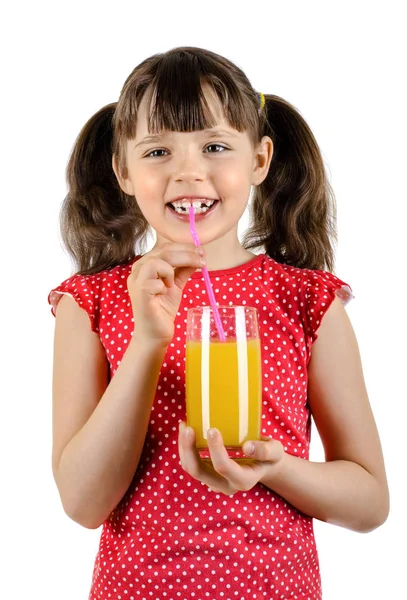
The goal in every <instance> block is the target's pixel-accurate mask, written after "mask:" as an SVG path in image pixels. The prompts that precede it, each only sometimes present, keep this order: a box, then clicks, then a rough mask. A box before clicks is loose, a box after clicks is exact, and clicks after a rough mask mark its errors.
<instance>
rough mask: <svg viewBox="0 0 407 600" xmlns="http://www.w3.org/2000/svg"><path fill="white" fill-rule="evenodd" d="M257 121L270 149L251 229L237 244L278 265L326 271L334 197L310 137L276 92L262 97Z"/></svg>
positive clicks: (331, 264)
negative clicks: (259, 250) (259, 252)
mask: <svg viewBox="0 0 407 600" xmlns="http://www.w3.org/2000/svg"><path fill="white" fill-rule="evenodd" d="M260 121H261V124H260V125H261V135H262V136H264V135H267V136H269V137H270V138H271V139H272V141H273V144H274V153H273V156H272V159H271V164H270V169H269V172H268V175H267V177H266V179H265V180H264V181H263V183H262V184H260V185H259V186H257V187H256V188H255V190H254V194H253V200H252V205H251V211H252V222H251V227H250V228H249V229H248V230H247V231H246V234H245V235H244V238H243V240H242V244H243V245H244V247H245V248H247V249H250V248H258V247H261V246H262V247H263V248H264V249H265V251H266V253H267V254H268V255H269V256H271V257H272V258H274V259H275V260H276V261H278V262H280V263H284V264H287V265H292V266H296V267H300V268H308V269H326V270H328V271H331V272H332V271H333V269H334V250H333V247H332V242H335V243H336V242H337V233H336V201H335V196H334V193H333V190H332V188H331V185H330V183H329V181H328V178H327V175H326V172H325V168H324V163H323V159H322V156H321V152H320V149H319V147H318V144H317V142H316V140H315V138H314V135H313V134H312V132H311V130H310V128H309V126H308V125H307V123H306V122H305V120H304V119H303V117H302V116H301V115H300V113H299V112H298V111H297V110H296V109H295V108H294V107H293V106H292V105H291V104H289V103H288V102H287V101H285V100H283V99H282V98H280V97H279V96H272V95H266V96H265V106H264V107H263V108H262V110H261V114H260Z"/></svg>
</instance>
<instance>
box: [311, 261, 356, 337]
mask: <svg viewBox="0 0 407 600" xmlns="http://www.w3.org/2000/svg"><path fill="white" fill-rule="evenodd" d="M336 297H338V298H340V300H341V301H342V303H343V305H344V306H346V305H347V304H348V303H349V302H350V301H351V300H352V299H353V298H355V296H354V294H353V291H352V288H351V287H350V285H349V284H348V283H345V281H342V279H339V278H338V277H336V275H333V274H332V273H329V272H328V271H319V270H310V271H307V277H306V283H305V311H306V315H305V322H306V329H307V338H308V339H307V341H308V347H309V348H310V347H311V345H312V344H313V343H314V342H315V340H316V339H317V338H318V334H317V329H318V328H319V326H320V324H321V321H322V319H323V317H324V315H325V313H326V312H327V310H328V308H329V307H330V306H331V304H332V302H333V301H334V300H335V298H336Z"/></svg>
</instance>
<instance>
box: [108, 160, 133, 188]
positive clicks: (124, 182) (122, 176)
mask: <svg viewBox="0 0 407 600" xmlns="http://www.w3.org/2000/svg"><path fill="white" fill-rule="evenodd" d="M112 168H113V171H114V174H115V175H116V179H117V181H118V182H119V185H120V187H121V189H122V190H123V192H125V193H126V194H128V195H129V196H134V190H133V184H132V182H131V180H130V179H129V178H128V177H127V174H128V172H127V168H124V170H123V171H121V170H120V168H119V161H118V159H117V156H116V154H113V156H112Z"/></svg>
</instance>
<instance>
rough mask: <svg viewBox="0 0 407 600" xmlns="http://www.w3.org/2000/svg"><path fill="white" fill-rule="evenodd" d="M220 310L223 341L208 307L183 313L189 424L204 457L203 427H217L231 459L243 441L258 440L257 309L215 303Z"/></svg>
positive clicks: (239, 452) (241, 455) (237, 455)
mask: <svg viewBox="0 0 407 600" xmlns="http://www.w3.org/2000/svg"><path fill="white" fill-rule="evenodd" d="M218 311H219V315H220V318H221V322H222V327H223V330H224V333H225V341H221V340H220V339H219V333H218V328H217V326H216V322H215V318H214V313H213V309H212V308H211V307H210V306H198V307H195V308H190V309H189V310H188V312H187V334H186V364H185V371H186V373H185V380H186V381H185V382H186V409H187V425H188V426H189V427H192V428H193V429H194V430H195V435H196V445H197V448H198V450H199V453H200V456H201V457H202V458H203V459H208V458H210V454H209V451H208V443H207V431H208V429H209V428H210V427H216V428H217V429H218V430H219V431H220V432H221V434H222V438H223V443H224V445H225V447H226V449H227V451H228V454H229V457H230V458H233V459H234V460H242V459H244V457H245V455H244V453H243V452H242V450H241V446H242V444H243V443H244V442H245V441H246V440H258V439H260V422H261V400H262V372H261V344H260V337H259V329H258V318H257V309H256V308H253V307H248V306H219V307H218Z"/></svg>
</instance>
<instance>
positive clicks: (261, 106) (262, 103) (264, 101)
mask: <svg viewBox="0 0 407 600" xmlns="http://www.w3.org/2000/svg"><path fill="white" fill-rule="evenodd" d="M257 97H258V99H259V100H260V108H259V110H262V109H263V106H264V105H265V104H266V99H265V97H264V94H262V93H261V92H259V93H258V94H257Z"/></svg>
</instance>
